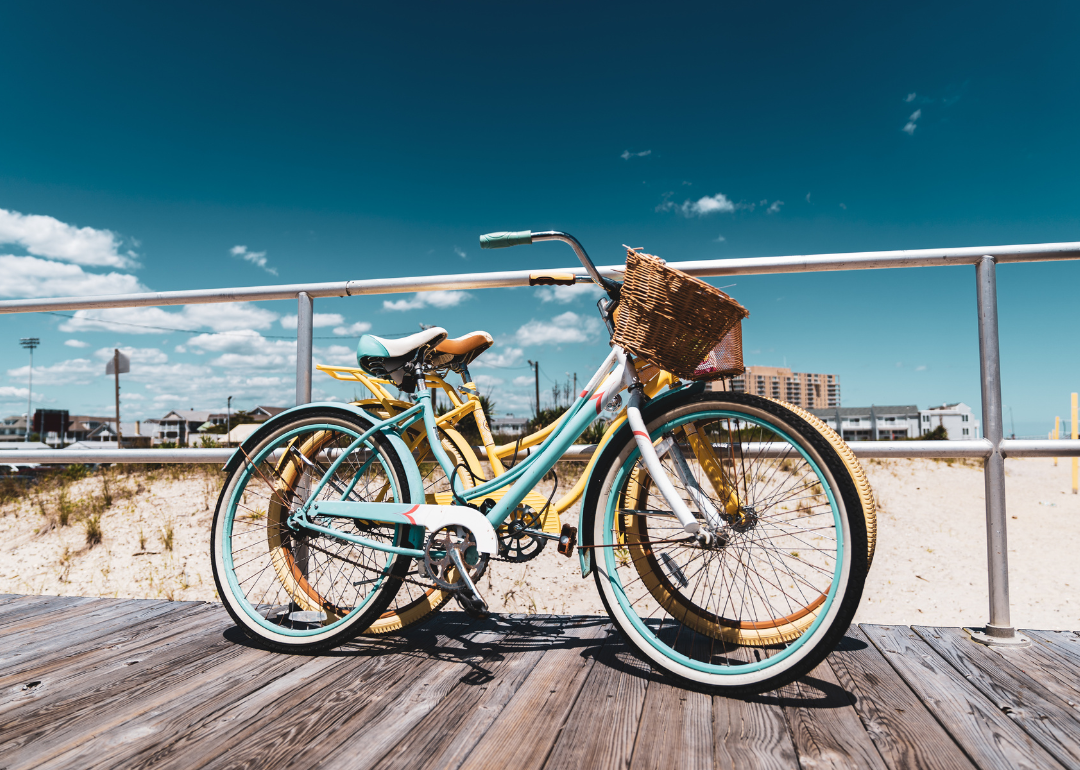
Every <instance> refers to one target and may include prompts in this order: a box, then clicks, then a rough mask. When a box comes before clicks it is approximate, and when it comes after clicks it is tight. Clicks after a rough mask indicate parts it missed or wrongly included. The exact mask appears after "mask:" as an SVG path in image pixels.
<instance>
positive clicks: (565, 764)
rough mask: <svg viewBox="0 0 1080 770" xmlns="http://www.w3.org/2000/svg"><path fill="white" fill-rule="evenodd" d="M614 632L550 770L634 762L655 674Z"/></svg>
mask: <svg viewBox="0 0 1080 770" xmlns="http://www.w3.org/2000/svg"><path fill="white" fill-rule="evenodd" d="M608 633H609V635H610V638H609V639H608V641H607V643H606V644H605V645H604V647H603V648H602V649H601V650H600V653H599V655H598V656H597V658H596V663H595V664H594V665H593V668H592V671H591V672H589V676H588V678H587V679H586V680H585V684H584V685H582V688H581V694H580V695H579V696H578V699H577V702H576V703H575V704H574V708H573V709H572V710H571V712H570V716H569V717H568V718H567V720H566V725H565V726H564V727H563V730H562V732H561V733H560V735H559V739H558V740H557V741H556V742H555V746H554V748H552V750H551V754H550V755H549V757H548V761H547V764H545V765H544V770H576V768H583V767H605V768H607V767H611V768H616V767H617V768H625V767H628V766H629V764H630V760H631V758H632V756H633V748H634V741H635V740H636V738H637V732H638V724H639V723H640V720H641V710H642V708H643V707H644V705H645V692H646V690H647V688H648V684H649V680H650V679H652V678H653V677H654V675H653V673H652V669H651V668H650V666H649V665H648V664H647V663H645V662H644V661H643V660H641V658H639V657H638V656H637V654H636V653H635V652H634V651H633V650H632V649H631V648H630V646H629V645H627V643H626V642H625V640H624V639H623V638H622V637H621V636H620V635H618V634H617V633H616V631H615V630H614V628H611V629H610V631H609V632H608Z"/></svg>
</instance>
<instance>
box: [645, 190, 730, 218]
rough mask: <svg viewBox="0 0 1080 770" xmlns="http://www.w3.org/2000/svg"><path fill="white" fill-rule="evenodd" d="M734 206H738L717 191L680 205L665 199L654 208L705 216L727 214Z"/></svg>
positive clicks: (688, 215)
mask: <svg viewBox="0 0 1080 770" xmlns="http://www.w3.org/2000/svg"><path fill="white" fill-rule="evenodd" d="M736 208H738V206H736V204H735V203H733V202H732V201H731V200H730V199H729V198H728V197H727V196H726V195H724V194H723V193H717V194H716V195H706V196H705V197H704V198H698V199H697V200H696V201H691V200H687V201H683V203H682V204H681V205H679V204H676V203H674V202H672V201H671V200H665V201H664V202H663V203H661V204H660V205H659V206H657V207H656V210H657V211H678V212H679V213H680V214H682V215H683V216H684V217H706V216H709V215H710V214H717V213H722V214H729V213H731V212H732V211H735V209H736Z"/></svg>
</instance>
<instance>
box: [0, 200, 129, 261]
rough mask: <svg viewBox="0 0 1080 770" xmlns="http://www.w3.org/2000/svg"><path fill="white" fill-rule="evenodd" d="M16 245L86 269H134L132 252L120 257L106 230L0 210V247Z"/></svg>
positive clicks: (113, 240)
mask: <svg viewBox="0 0 1080 770" xmlns="http://www.w3.org/2000/svg"><path fill="white" fill-rule="evenodd" d="M5 243H10V244H16V245H18V246H22V247H23V248H24V249H26V250H27V251H28V252H29V253H31V254H33V255H35V256H38V257H49V258H51V259H59V260H61V261H63V262H72V263H74V264H76V265H87V266H89V267H121V268H131V267H136V266H137V265H138V262H137V261H136V259H135V257H136V255H135V254H134V253H133V252H130V251H129V252H128V253H127V254H121V253H120V251H119V249H120V245H121V244H120V240H119V239H118V238H117V237H116V235H115V234H113V233H112V232H110V231H109V230H95V229H94V228H92V227H75V226H74V225H69V224H65V223H64V222H61V221H60V220H59V219H55V218H53V217H49V216H42V215H40V214H20V213H19V212H18V211H8V210H7V209H0V244H5Z"/></svg>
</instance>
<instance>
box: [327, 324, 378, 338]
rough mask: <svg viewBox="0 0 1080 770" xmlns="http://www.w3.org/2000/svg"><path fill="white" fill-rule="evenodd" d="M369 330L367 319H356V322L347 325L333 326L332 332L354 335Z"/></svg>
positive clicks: (346, 335) (343, 335)
mask: <svg viewBox="0 0 1080 770" xmlns="http://www.w3.org/2000/svg"><path fill="white" fill-rule="evenodd" d="M369 331H371V324H369V323H368V322H367V321H357V322H356V323H354V324H350V325H348V326H337V327H334V334H337V335H340V336H342V337H356V336H358V335H360V334H366V333H367V332H369Z"/></svg>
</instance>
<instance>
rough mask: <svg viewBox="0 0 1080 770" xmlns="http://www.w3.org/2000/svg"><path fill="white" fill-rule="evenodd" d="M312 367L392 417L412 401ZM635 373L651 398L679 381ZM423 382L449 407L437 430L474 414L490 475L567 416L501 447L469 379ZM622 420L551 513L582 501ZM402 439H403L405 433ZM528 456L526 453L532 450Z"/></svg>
mask: <svg viewBox="0 0 1080 770" xmlns="http://www.w3.org/2000/svg"><path fill="white" fill-rule="evenodd" d="M635 368H636V367H635ZM316 369H318V370H319V371H322V372H325V373H326V374H328V375H330V376H331V377H333V378H334V379H336V380H340V381H343V382H359V383H360V384H361V385H363V386H364V387H365V388H367V389H368V390H369V391H370V392H371V394H372V396H373V397H374V400H377V401H378V402H379V404H380V405H381V406H382V408H383V409H385V410H386V411H387V413H388V414H390V415H391V416H394V415H395V410H398V411H397V413H398V414H400V412H403V411H406V410H408V409H410V408H412V406H413V405H412V404H407V403H404V402H402V401H400V400H398V399H396V398H394V397H393V396H392V395H391V394H390V393H389V392H388V391H387V390H386V388H385V387H383V386H385V385H390V384H391V382H390V381H389V380H382V379H379V378H377V377H373V376H371V375H369V374H367V373H366V372H364V370H362V369H359V368H356V367H347V366H326V365H322V364H320V365H318V366H316ZM637 375H638V379H640V380H641V381H642V382H643V383H644V385H645V395H646V396H647V397H649V398H654V397H655V396H657V395H658V394H659V393H660V392H661V391H662V390H663V389H664V388H668V387H671V386H673V385H675V384H676V383H677V382H678V379H677V378H676V377H674V376H673V375H672V374H671V373H670V372H665V371H662V370H660V369H658V368H657V367H656V366H654V365H653V364H644V365H643V366H641V368H639V369H637ZM426 382H427V385H428V388H429V389H430V390H432V391H433V392H437V391H438V390H442V391H443V392H445V393H446V395H447V397H448V398H449V400H450V403H451V409H450V410H449V411H447V412H445V413H443V414H441V415H438V416H437V417H436V418H435V421H436V424H437V426H438V427H439V428H442V429H444V430H445V429H450V428H455V427H457V426H458V425H459V423H460V422H461V421H462V420H463V419H465V418H466V417H467V416H469V415H472V416H473V419H474V420H475V421H476V427H477V429H478V432H479V434H480V441H481V443H482V444H483V448H484V451H485V453H486V455H487V461H488V463H489V465H490V466H491V471H492V475H493V476H495V477H499V476H502V475H503V474H504V473H505V472H506V467H505V466H504V465H503V462H502V461H503V460H504V459H506V458H509V457H516V455H517V453H518V452H520V451H522V450H529V449H532V448H533V447H535V446H538V445H540V444H542V443H543V442H544V440H545V439H546V438H547V437H548V436H550V435H551V433H552V431H554V430H555V429H556V427H557V426H558V425H559V424H560V423H562V422H563V420H564V419H565V416H566V414H567V413H569V410H568V412H567V413H564V414H563V415H560V416H559V418H558V419H557V420H556V421H555V422H553V423H552V424H551V425H548V426H546V427H544V428H541V429H540V430H538V431H536V432H535V433H531V434H529V435H527V436H524V437H522V438H521V439H520V440H518V441H515V442H512V443H509V444H503V445H501V446H500V445H496V444H495V439H494V436H493V435H492V433H491V429H490V427H489V425H488V421H487V417H486V415H485V413H484V408H483V406H482V405H481V403H480V398H479V394H478V392H477V389H476V385H475V383H473V382H471V381H469V382H464V383H463V387H462V388H461V392H459V391H458V389H457V388H455V387H454V386H453V385H451V384H450V383H448V382H447V381H446V380H445V379H444V378H443V377H441V376H439V375H438V374H429V375H427V377H426ZM462 392H463V393H464V394H465V395H464V397H463V396H462ZM354 404H355V405H356V406H360V407H364V406H365V403H364V402H363V401H360V402H354ZM625 421H626V414H625V412H624V413H622V414H619V415H617V416H616V417H615V419H613V420H612V421H611V424H610V425H609V426H608V429H607V430H606V431H605V432H604V435H603V437H602V438H601V439H600V441H599V443H598V444H597V445H596V450H595V452H593V455H592V457H590V458H589V460H588V462H587V463H586V465H585V468H584V469H583V471H582V473H581V475H580V477H579V478H578V480H577V481H576V482H575V483H574V486H573V487H571V488H570V489H569V490H568V491H567V492H566V494H564V495H563V496H562V497H560V498H559V499H557V500H554V501H552V502H551V510H552V511H554V512H555V513H556V514H562V513H564V512H565V511H567V510H569V509H570V507H571V506H572V505H574V503H576V502H577V501H578V500H580V499H581V496H582V494H583V493H584V491H585V485H586V483H587V482H588V478H589V474H590V472H591V471H592V469H593V466H595V465H596V463H597V461H598V460H599V458H600V453H601V452H602V451H603V449H604V447H605V446H606V445H607V443H608V441H610V440H611V438H612V437H613V436H614V435H615V432H616V431H617V430H618V429H619V428H620V427H622V424H623V423H624V422H625ZM402 438H403V439H404V438H405V437H402ZM425 439H426V434H424V435H419V436H417V437H416V439H414V440H412V441H409V440H406V441H405V443H406V444H407V445H408V446H409V448H410V449H413V450H415V449H416V447H417V446H418V445H419V444H420V442H421V441H423V440H425ZM470 449H471V447H470ZM527 456H531V453H530V455H527ZM465 459H466V463H467V464H468V466H469V470H470V472H471V473H472V475H473V477H474V478H478V479H483V480H484V481H488V480H489V479H487V478H486V477H485V475H484V471H483V469H482V468H481V467H480V466H479V464H477V462H478V461H479V460H480V458H479V457H477V456H476V455H474V454H472V453H469V454H468V455H467V456H466V458H465ZM440 494H445V493H440ZM545 531H548V530H547V528H546V527H545ZM553 531H554V532H558V527H557V526H556V527H555V529H554V530H553Z"/></svg>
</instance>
